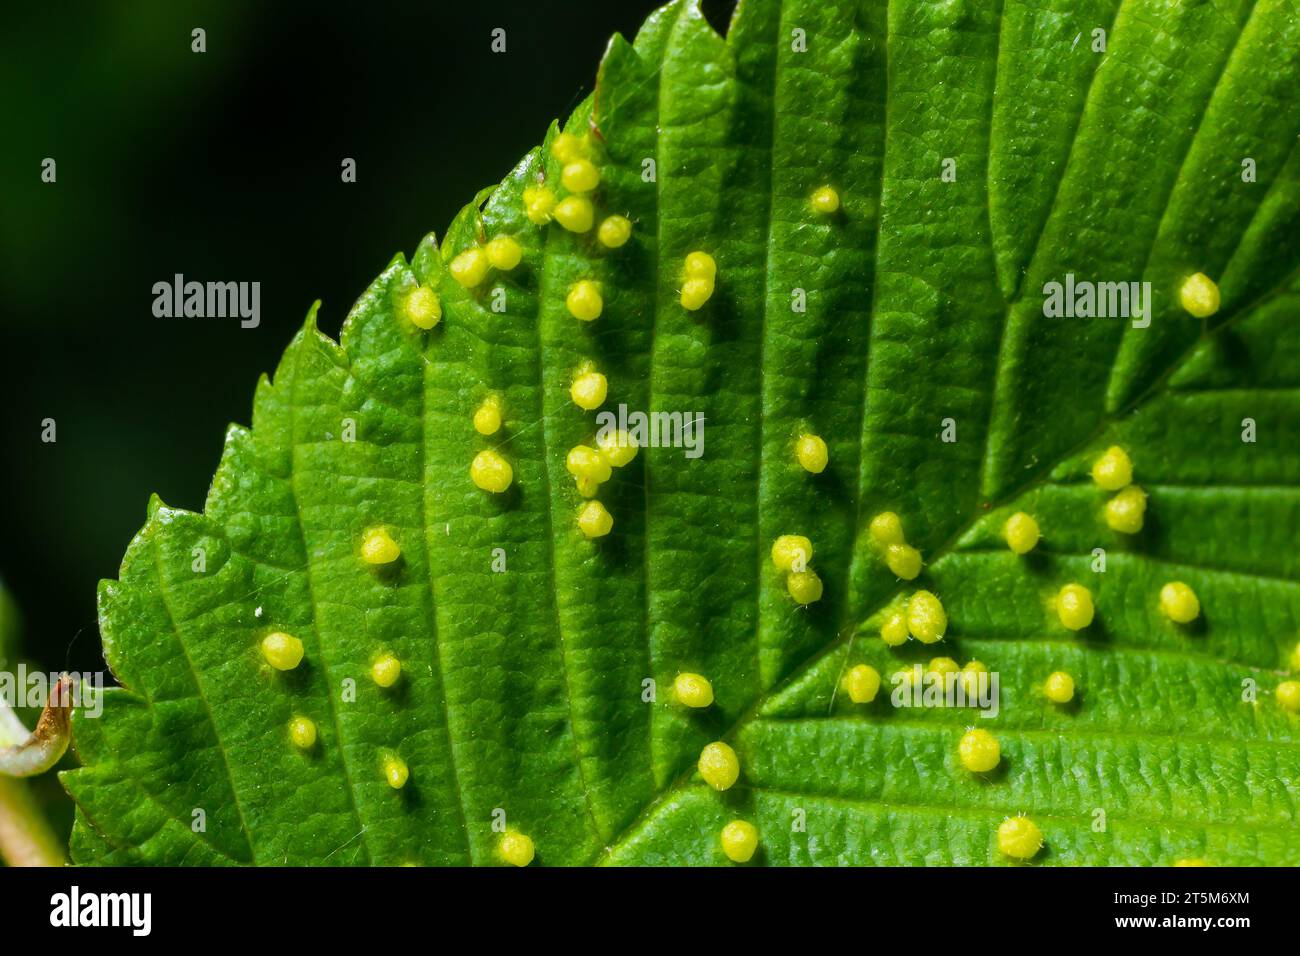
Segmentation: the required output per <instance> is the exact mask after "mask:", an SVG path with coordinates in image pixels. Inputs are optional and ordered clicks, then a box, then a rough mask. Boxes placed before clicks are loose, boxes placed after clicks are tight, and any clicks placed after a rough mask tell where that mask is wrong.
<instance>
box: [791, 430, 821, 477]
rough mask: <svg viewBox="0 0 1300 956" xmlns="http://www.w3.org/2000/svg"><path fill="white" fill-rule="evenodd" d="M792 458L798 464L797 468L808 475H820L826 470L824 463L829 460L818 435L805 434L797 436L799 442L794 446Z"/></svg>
mask: <svg viewBox="0 0 1300 956" xmlns="http://www.w3.org/2000/svg"><path fill="white" fill-rule="evenodd" d="M794 456H795V459H796V460H797V461H798V462H799V467H801V468H802V469H803V470H804V471H806V472H809V473H810V474H814V475H820V474H821V473H822V472H823V471H825V470H826V463H827V461H829V460H830V453H829V452H828V451H827V449H826V442H824V441H823V440H822V438H821V436H820V435H812V434H809V433H807V432H805V433H804V434H802V435H800V436H799V440H798V441H796V442H795V444H794Z"/></svg>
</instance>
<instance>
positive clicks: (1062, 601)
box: [1056, 584, 1093, 631]
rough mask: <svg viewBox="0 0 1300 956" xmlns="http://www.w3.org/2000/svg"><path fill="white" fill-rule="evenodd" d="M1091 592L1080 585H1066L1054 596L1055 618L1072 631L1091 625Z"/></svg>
mask: <svg viewBox="0 0 1300 956" xmlns="http://www.w3.org/2000/svg"><path fill="white" fill-rule="evenodd" d="M1092 615H1093V607H1092V592H1091V591H1089V590H1088V589H1087V588H1085V587H1084V586H1083V585H1082V584H1067V585H1066V586H1065V587H1063V588H1061V590H1060V592H1059V593H1058V594H1057V595H1056V616H1057V617H1059V618H1060V619H1061V623H1062V624H1064V625H1065V626H1066V627H1068V628H1069V629H1070V630H1072V631H1081V630H1083V629H1084V628H1085V627H1087V626H1088V625H1089V624H1091V623H1092Z"/></svg>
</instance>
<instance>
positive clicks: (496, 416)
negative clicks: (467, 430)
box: [474, 395, 501, 435]
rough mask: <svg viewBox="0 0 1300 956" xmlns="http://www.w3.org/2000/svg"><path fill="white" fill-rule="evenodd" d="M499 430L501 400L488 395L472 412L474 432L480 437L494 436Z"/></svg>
mask: <svg viewBox="0 0 1300 956" xmlns="http://www.w3.org/2000/svg"><path fill="white" fill-rule="evenodd" d="M500 430H501V400H500V399H498V398H497V397H496V396H494V395H489V396H488V397H487V398H485V399H483V403H482V404H481V405H479V407H478V408H477V409H475V411H474V431H476V432H478V433H479V434H480V435H495V434H496V433H497V432H498V431H500Z"/></svg>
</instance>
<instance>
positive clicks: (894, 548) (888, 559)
mask: <svg viewBox="0 0 1300 956" xmlns="http://www.w3.org/2000/svg"><path fill="white" fill-rule="evenodd" d="M885 564H887V565H889V570H890V571H892V572H894V575H895V576H896V577H900V578H902V579H903V580H904V581H911V580H914V579H915V578H916V576H917V575H918V574H920V573H921V564H922V562H921V552H920V551H917V550H916V548H914V547H912V546H911V545H910V544H891V545H888V546H887V547H886V548H885Z"/></svg>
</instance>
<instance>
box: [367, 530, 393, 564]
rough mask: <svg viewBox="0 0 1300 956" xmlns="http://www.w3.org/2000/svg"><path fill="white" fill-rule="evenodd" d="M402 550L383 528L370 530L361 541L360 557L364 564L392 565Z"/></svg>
mask: <svg viewBox="0 0 1300 956" xmlns="http://www.w3.org/2000/svg"><path fill="white" fill-rule="evenodd" d="M401 556H402V549H401V548H400V547H398V545H397V542H396V541H394V540H393V536H392V535H390V534H389V533H388V531H387V529H385V528H371V529H370V530H369V531H367V532H366V533H365V534H364V535H363V536H362V539H361V557H362V558H363V559H364V560H365V562H366V564H392V563H393V562H394V561H396V560H397V559H398V558H400V557H401Z"/></svg>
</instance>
